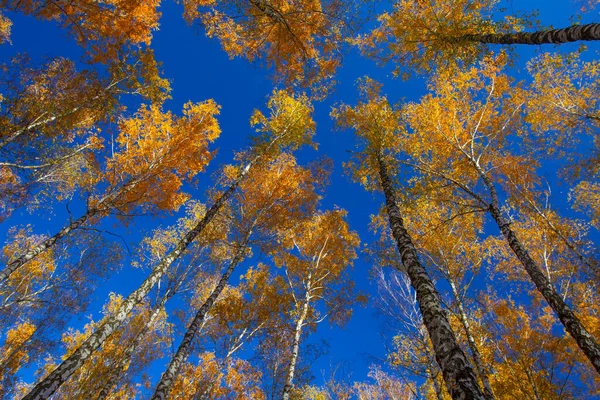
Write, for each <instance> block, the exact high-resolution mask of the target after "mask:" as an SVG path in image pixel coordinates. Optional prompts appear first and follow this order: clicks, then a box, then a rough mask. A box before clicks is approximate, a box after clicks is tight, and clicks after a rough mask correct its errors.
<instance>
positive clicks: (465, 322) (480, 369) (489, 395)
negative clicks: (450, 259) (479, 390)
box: [446, 271, 494, 400]
mask: <svg viewBox="0 0 600 400" xmlns="http://www.w3.org/2000/svg"><path fill="white" fill-rule="evenodd" d="M446 272H447V275H448V283H449V284H450V289H451V290H452V295H453V296H454V298H455V299H456V304H457V306H458V316H459V319H460V322H461V324H462V326H463V328H464V330H465V335H466V336H467V342H468V343H469V349H470V350H471V355H472V356H473V361H474V362H475V368H476V369H477V374H478V375H479V379H481V382H482V383H483V394H484V395H485V398H486V399H488V400H494V392H493V391H492V385H491V384H490V380H489V379H488V376H487V373H486V372H485V367H484V366H483V360H482V359H481V353H480V352H479V349H478V348H477V345H476V344H475V338H474V337H473V333H472V332H471V324H469V319H468V318H467V313H466V312H465V308H464V306H463V302H462V299H461V298H460V295H459V293H458V290H457V289H456V283H455V282H454V280H453V279H452V278H451V277H450V273H449V271H446Z"/></svg>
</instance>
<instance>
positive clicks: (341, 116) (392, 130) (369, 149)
mask: <svg viewBox="0 0 600 400" xmlns="http://www.w3.org/2000/svg"><path fill="white" fill-rule="evenodd" d="M358 87H359V90H360V94H361V97H360V102H359V103H358V104H357V105H356V106H354V107H352V106H349V105H346V104H342V105H340V106H339V107H337V108H334V109H333V110H332V112H331V117H332V118H333V119H334V120H335V123H336V126H337V127H338V128H339V129H352V130H353V131H354V133H355V134H356V135H357V136H358V138H359V141H360V142H359V146H361V147H362V149H361V150H364V151H361V152H360V153H357V154H355V157H354V159H353V160H352V161H351V162H349V163H348V164H347V165H346V168H347V170H348V171H349V173H350V174H351V176H352V178H353V180H355V181H357V182H359V183H361V184H362V185H363V186H364V187H365V188H366V189H368V190H376V189H377V188H378V187H379V186H378V185H379V183H378V182H379V176H378V171H379V168H378V157H379V156H387V155H392V156H393V155H394V154H397V153H398V151H399V150H400V143H401V142H400V137H401V136H402V135H403V134H404V132H405V131H404V126H403V124H402V120H401V113H400V111H399V110H398V109H397V108H395V107H393V106H392V105H391V104H390V103H389V101H388V99H387V97H386V96H384V95H382V94H381V85H380V84H379V83H378V82H376V81H374V80H372V79H370V78H368V77H365V78H362V79H360V80H359V81H358ZM390 167H393V163H392V165H390Z"/></svg>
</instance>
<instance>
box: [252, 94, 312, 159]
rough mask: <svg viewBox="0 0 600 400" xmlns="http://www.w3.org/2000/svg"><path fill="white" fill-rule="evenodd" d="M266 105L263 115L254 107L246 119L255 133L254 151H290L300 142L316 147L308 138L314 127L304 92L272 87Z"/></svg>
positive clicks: (310, 136)
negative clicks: (250, 115)
mask: <svg viewBox="0 0 600 400" xmlns="http://www.w3.org/2000/svg"><path fill="white" fill-rule="evenodd" d="M267 107H268V109H269V111H268V113H267V114H266V115H265V113H263V112H262V111H260V110H258V109H256V110H254V113H253V114H252V117H251V118H250V125H251V126H253V127H254V128H255V129H256V132H257V133H258V135H257V137H255V139H254V140H255V146H256V147H257V148H258V151H257V152H261V151H262V152H267V151H275V149H281V150H283V149H287V150H292V151H293V150H296V149H298V148H299V147H300V146H302V145H312V146H316V145H315V144H314V143H313V141H312V139H313V136H314V134H315V129H316V124H315V121H314V120H313V118H312V113H313V106H312V104H311V103H310V100H309V99H308V97H307V96H306V95H304V94H290V93H289V92H287V91H284V90H276V91H273V94H272V95H271V97H270V98H269V101H268V103H267ZM274 144H275V147H273V145H274Z"/></svg>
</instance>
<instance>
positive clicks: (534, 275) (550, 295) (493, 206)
mask: <svg viewBox="0 0 600 400" xmlns="http://www.w3.org/2000/svg"><path fill="white" fill-rule="evenodd" d="M475 167H476V168H477V172H479V175H480V176H481V179H483V182H484V184H485V186H486V187H487V188H488V190H489V193H490V197H491V199H492V201H491V203H490V204H489V212H490V214H491V215H492V218H493V219H494V221H495V222H496V224H497V225H498V228H499V229H500V232H501V233H502V235H503V236H504V238H505V239H506V241H507V242H508V245H509V246H510V248H511V250H512V251H513V252H514V253H515V255H516V256H517V258H518V259H519V261H520V262H521V265H523V268H525V271H526V272H527V274H528V275H529V277H530V278H531V280H532V281H533V283H534V284H535V287H536V288H537V289H538V290H539V291H540V293H541V294H542V296H544V298H545V299H546V301H547V302H548V304H549V305H550V307H551V308H552V310H554V312H555V313H556V316H557V317H558V319H559V320H560V322H561V323H562V324H563V326H564V327H565V330H566V331H567V332H569V334H570V335H571V337H573V339H575V341H576V342H577V345H578V346H579V348H580V349H581V350H582V351H583V352H584V354H585V355H586V357H587V358H588V360H590V362H591V363H592V365H593V366H594V368H595V369H596V372H598V373H599V374H600V346H599V345H598V343H597V342H596V340H595V339H594V337H593V336H592V335H590V333H589V332H588V331H587V330H586V329H585V327H584V326H583V324H582V323H581V321H579V318H577V316H576V315H575V313H573V310H571V308H570V307H569V306H568V305H567V303H565V301H564V300H563V299H562V297H561V296H560V295H559V294H558V293H556V290H555V289H554V286H552V283H551V282H550V281H549V280H548V278H547V277H546V275H544V273H543V272H542V270H541V269H540V268H539V267H538V266H537V264H536V262H535V261H534V260H533V258H531V256H530V255H529V253H528V252H527V250H525V248H524V247H523V245H522V244H521V242H520V240H519V239H518V238H517V236H516V235H515V233H514V232H513V230H512V229H511V228H510V222H509V221H507V220H506V219H505V218H504V217H503V216H502V211H500V202H499V200H498V192H497V191H496V187H495V186H494V183H493V182H492V180H491V179H490V178H489V177H488V176H487V175H486V174H485V173H484V171H483V170H482V169H481V168H480V167H479V166H477V165H475Z"/></svg>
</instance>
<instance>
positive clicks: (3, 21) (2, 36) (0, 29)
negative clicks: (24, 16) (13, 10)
mask: <svg viewBox="0 0 600 400" xmlns="http://www.w3.org/2000/svg"><path fill="white" fill-rule="evenodd" d="M11 26H12V21H11V20H10V19H8V18H6V17H5V16H4V15H2V13H0V44H4V43H10V28H11Z"/></svg>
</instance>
